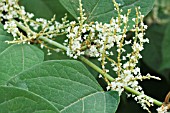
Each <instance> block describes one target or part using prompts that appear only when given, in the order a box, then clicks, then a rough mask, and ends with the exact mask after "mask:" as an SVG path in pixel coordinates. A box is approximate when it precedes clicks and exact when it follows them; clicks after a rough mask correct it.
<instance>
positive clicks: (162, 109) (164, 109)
mask: <svg viewBox="0 0 170 113" xmlns="http://www.w3.org/2000/svg"><path fill="white" fill-rule="evenodd" d="M156 110H157V111H158V113H170V112H168V106H161V107H159V108H158V109H156Z"/></svg>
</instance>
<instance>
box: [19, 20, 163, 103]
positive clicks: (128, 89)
mask: <svg viewBox="0 0 170 113" xmlns="http://www.w3.org/2000/svg"><path fill="white" fill-rule="evenodd" d="M16 24H17V26H18V27H19V28H20V29H22V30H24V31H25V32H29V31H27V30H28V29H27V28H26V27H25V26H23V25H21V24H19V23H18V22H17V21H16ZM32 33H35V32H33V31H32ZM39 39H40V40H43V41H45V42H47V43H49V44H51V45H53V46H56V47H58V48H60V49H63V50H65V51H66V50H67V47H65V46H63V45H62V44H60V43H58V42H55V41H53V40H51V39H49V38H46V37H43V36H40V37H39ZM78 58H79V59H80V60H81V61H83V62H84V63H86V64H87V65H89V66H90V67H91V68H93V69H94V70H95V71H97V72H99V73H100V74H102V75H103V76H104V77H105V78H107V79H108V80H110V81H113V80H114V78H113V77H112V76H111V75H109V74H107V73H106V72H104V71H103V70H102V69H100V68H99V67H98V66H96V65H95V64H93V63H92V62H91V61H89V60H88V59H86V58H85V57H83V56H80V57H78ZM124 88H125V90H126V91H127V92H130V93H132V94H134V95H137V96H138V95H142V94H141V93H140V92H138V91H136V90H134V89H132V88H130V87H127V86H125V87H124ZM145 96H146V97H147V98H149V99H152V100H153V103H154V104H155V105H158V106H161V105H162V104H163V103H162V102H160V101H158V100H156V99H154V98H151V97H149V96H147V95H145Z"/></svg>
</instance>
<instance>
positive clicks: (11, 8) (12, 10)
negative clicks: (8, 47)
mask: <svg viewBox="0 0 170 113" xmlns="http://www.w3.org/2000/svg"><path fill="white" fill-rule="evenodd" d="M0 18H1V20H0V21H1V22H2V23H4V29H5V30H7V32H8V33H11V34H12V35H13V37H14V38H15V39H14V41H10V42H9V43H26V42H27V43H30V41H32V40H34V39H37V38H38V37H40V36H45V37H48V38H53V37H55V36H58V35H63V34H64V32H65V31H64V30H65V27H67V23H68V22H69V21H67V20H66V18H67V17H66V16H65V17H64V18H62V24H61V23H59V22H57V21H55V16H54V17H53V18H52V19H51V20H47V19H44V18H36V19H33V18H34V14H33V13H29V12H26V11H25V8H24V7H23V6H19V5H18V0H7V1H6V0H1V2H0ZM20 25H22V26H25V28H26V29H24V32H26V34H24V33H23V31H21V29H19V27H18V26H20ZM22 30H23V29H22ZM41 47H44V45H43V43H41Z"/></svg>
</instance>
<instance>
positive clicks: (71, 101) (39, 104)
mask: <svg viewBox="0 0 170 113" xmlns="http://www.w3.org/2000/svg"><path fill="white" fill-rule="evenodd" d="M2 33H4V34H5V31H3V32H2ZM0 36H1V38H0V40H1V49H0V50H1V52H0V75H1V76H0V84H1V85H7V86H1V87H0V92H1V94H0V100H1V101H0V102H1V103H3V104H1V105H0V107H1V109H0V112H11V111H15V113H32V112H36V113H47V112H48V113H53V112H55V113H57V112H59V111H58V110H57V109H59V110H60V112H61V113H68V112H69V113H71V112H73V113H80V112H81V111H84V112H87V113H94V112H95V111H98V113H113V112H115V111H116V110H117V107H118V104H119V95H118V93H117V92H113V91H112V92H104V91H102V88H101V87H100V86H99V84H98V83H97V81H96V80H95V78H94V77H93V75H91V74H90V73H89V72H88V70H87V69H86V67H85V66H83V64H81V63H80V62H77V61H69V60H66V61H54V60H53V61H47V62H44V63H42V62H43V59H44V57H43V56H44V55H43V52H42V51H41V50H40V49H38V48H37V47H35V46H33V45H26V44H24V45H22V44H20V45H17V44H14V45H9V44H7V43H5V42H4V40H7V39H9V40H10V39H12V37H10V36H5V35H0ZM34 65H35V66H34ZM8 86H9V87H8ZM11 86H16V87H20V88H22V89H18V88H15V87H11ZM24 89H25V90H24ZM26 90H27V91H26ZM7 100H8V101H7ZM49 102H50V103H49ZM16 103H17V104H16ZM101 103H102V104H101ZM23 104H24V105H23ZM89 105H90V106H89ZM54 106H55V107H54Z"/></svg>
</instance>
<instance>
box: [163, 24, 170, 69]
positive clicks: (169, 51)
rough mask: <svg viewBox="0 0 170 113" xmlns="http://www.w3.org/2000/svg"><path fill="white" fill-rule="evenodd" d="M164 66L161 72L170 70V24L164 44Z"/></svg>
mask: <svg viewBox="0 0 170 113" xmlns="http://www.w3.org/2000/svg"><path fill="white" fill-rule="evenodd" d="M162 57H163V60H162V65H161V70H164V69H169V68H170V24H169V25H168V27H167V29H166V31H165V36H164V39H163V42H162Z"/></svg>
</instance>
